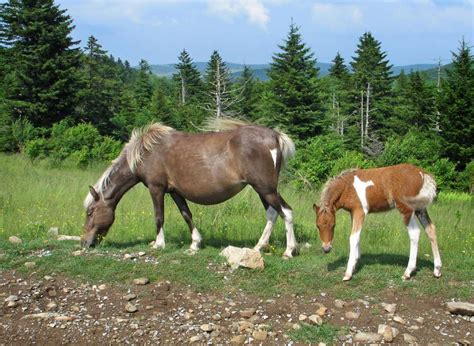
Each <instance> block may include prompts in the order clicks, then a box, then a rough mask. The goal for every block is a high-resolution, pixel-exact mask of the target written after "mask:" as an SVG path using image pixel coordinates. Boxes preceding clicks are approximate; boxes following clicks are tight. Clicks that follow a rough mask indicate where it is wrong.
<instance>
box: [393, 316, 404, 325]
mask: <svg viewBox="0 0 474 346" xmlns="http://www.w3.org/2000/svg"><path fill="white" fill-rule="evenodd" d="M393 320H394V321H395V322H397V323H400V324H406V321H405V320H404V319H403V318H401V317H400V316H398V315H397V316H395V317H394V318H393Z"/></svg>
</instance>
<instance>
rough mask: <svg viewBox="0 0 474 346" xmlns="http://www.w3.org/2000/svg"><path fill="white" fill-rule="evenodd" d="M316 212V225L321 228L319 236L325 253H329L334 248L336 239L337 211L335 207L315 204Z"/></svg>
mask: <svg viewBox="0 0 474 346" xmlns="http://www.w3.org/2000/svg"><path fill="white" fill-rule="evenodd" d="M313 209H314V212H315V213H316V226H317V227H318V229H319V237H320V238H321V245H322V248H323V251H324V253H328V252H329V251H331V248H332V240H333V239H334V227H335V226H336V211H335V210H334V209H333V208H321V207H319V206H317V205H316V204H313Z"/></svg>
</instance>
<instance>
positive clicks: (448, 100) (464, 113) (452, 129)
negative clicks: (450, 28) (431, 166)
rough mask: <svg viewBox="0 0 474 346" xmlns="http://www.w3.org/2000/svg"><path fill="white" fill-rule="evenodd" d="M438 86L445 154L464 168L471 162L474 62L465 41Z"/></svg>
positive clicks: (473, 126)
mask: <svg viewBox="0 0 474 346" xmlns="http://www.w3.org/2000/svg"><path fill="white" fill-rule="evenodd" d="M452 54H453V62H452V68H451V69H450V70H448V71H447V78H446V80H443V81H442V83H441V101H440V111H441V119H440V130H441V136H442V137H443V139H444V141H445V154H446V155H448V157H449V158H450V159H451V160H452V161H454V162H456V163H457V168H458V169H459V170H463V169H464V167H465V166H466V165H467V164H468V163H469V162H470V161H471V160H473V159H474V101H473V100H474V61H473V56H472V55H471V50H470V48H469V46H468V45H467V43H466V42H465V41H464V39H463V40H462V41H461V44H460V47H459V49H458V52H457V53H454V52H453V53H452Z"/></svg>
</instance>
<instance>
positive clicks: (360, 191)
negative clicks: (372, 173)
mask: <svg viewBox="0 0 474 346" xmlns="http://www.w3.org/2000/svg"><path fill="white" fill-rule="evenodd" d="M352 185H353V186H354V189H355V190H356V193H357V196H358V197H359V201H360V204H361V205H362V209H364V213H365V215H367V213H368V212H369V202H368V201H367V194H366V192H367V191H366V190H367V188H368V187H369V186H374V185H375V184H374V182H373V181H372V180H369V181H362V180H360V179H359V177H358V176H357V175H355V176H354V183H353V184H352Z"/></svg>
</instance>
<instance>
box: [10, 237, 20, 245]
mask: <svg viewBox="0 0 474 346" xmlns="http://www.w3.org/2000/svg"><path fill="white" fill-rule="evenodd" d="M8 241H9V242H10V243H12V244H21V243H22V240H21V239H20V238H18V237H17V236H16V235H12V236H11V237H8Z"/></svg>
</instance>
